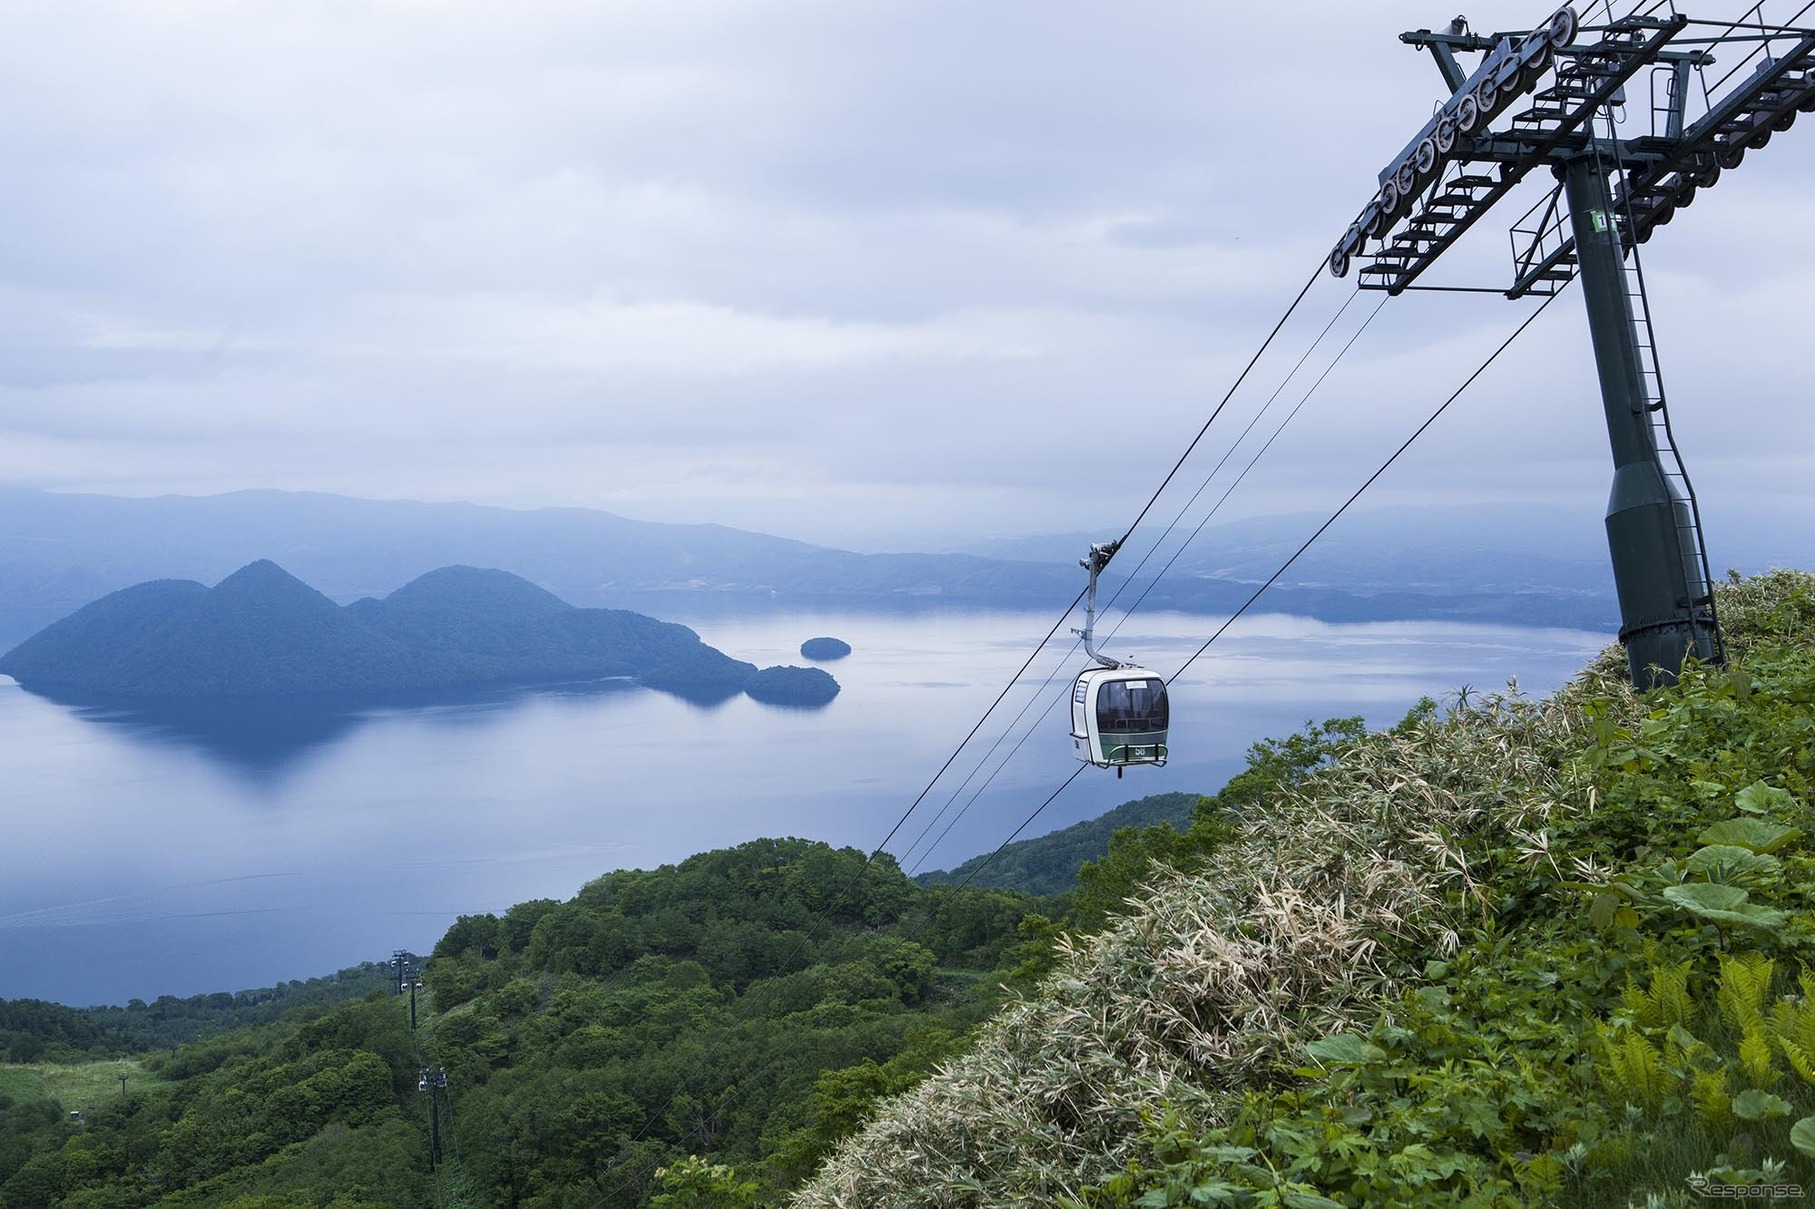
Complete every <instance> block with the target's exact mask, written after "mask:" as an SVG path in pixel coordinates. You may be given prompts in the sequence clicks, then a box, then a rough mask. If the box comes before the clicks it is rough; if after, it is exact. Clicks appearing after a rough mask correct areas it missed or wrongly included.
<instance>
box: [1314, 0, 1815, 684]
mask: <svg viewBox="0 0 1815 1209" xmlns="http://www.w3.org/2000/svg"><path fill="white" fill-rule="evenodd" d="M1811 9H1815V3H1809V4H1804V5H1803V6H1802V8H1801V9H1800V10H1798V11H1797V12H1796V13H1795V15H1794V16H1793V17H1792V18H1791V23H1790V24H1773V23H1771V22H1769V21H1767V20H1766V19H1765V14H1764V11H1763V10H1764V0H1759V3H1757V4H1754V5H1753V6H1752V7H1751V8H1750V9H1749V10H1747V12H1746V13H1745V15H1743V16H1742V17H1740V18H1739V19H1737V20H1733V21H1725V20H1721V21H1714V20H1698V19H1696V18H1694V17H1691V16H1689V15H1686V14H1684V13H1681V12H1678V11H1677V7H1676V3H1675V0H1644V2H1643V3H1641V4H1640V5H1639V7H1638V8H1636V9H1635V10H1634V11H1632V12H1630V13H1627V14H1626V15H1624V16H1619V17H1616V16H1614V14H1613V9H1612V6H1611V4H1610V3H1605V2H1603V3H1599V4H1595V5H1594V6H1592V7H1591V8H1589V9H1588V10H1587V12H1588V14H1589V18H1591V19H1592V20H1593V21H1594V23H1590V20H1588V19H1584V18H1583V16H1582V15H1580V14H1578V13H1577V11H1576V9H1574V8H1573V7H1570V6H1567V5H1566V6H1564V7H1563V8H1560V9H1558V10H1557V11H1556V12H1555V13H1553V14H1552V15H1551V17H1550V19H1549V20H1548V21H1547V22H1546V23H1545V24H1544V25H1542V26H1540V27H1538V28H1537V29H1534V30H1525V31H1518V32H1514V33H1495V34H1490V35H1480V34H1475V33H1472V32H1470V31H1469V28H1468V23H1467V21H1466V20H1465V19H1463V18H1461V17H1458V18H1456V20H1455V21H1452V22H1451V23H1450V25H1449V28H1448V29H1447V30H1445V31H1443V32H1437V33H1433V32H1432V31H1430V30H1428V29H1421V30H1417V31H1415V32H1412V33H1406V34H1401V35H1400V40H1401V41H1403V42H1406V43H1408V44H1410V45H1412V46H1414V47H1421V48H1423V49H1425V50H1428V51H1429V52H1430V54H1431V57H1432V58H1433V59H1435V60H1436V63H1437V69H1438V71H1440V72H1441V73H1442V75H1443V80H1444V83H1445V85H1447V86H1448V88H1449V90H1450V98H1449V100H1448V101H1447V102H1445V103H1444V104H1443V105H1441V106H1440V107H1439V108H1438V110H1437V112H1436V114H1435V115H1434V116H1433V117H1432V118H1431V119H1430V120H1429V121H1428V122H1427V123H1426V124H1425V126H1424V128H1423V129H1422V130H1420V131H1419V132H1418V134H1417V135H1415V136H1414V137H1413V138H1412V141H1411V142H1410V143H1408V144H1406V147H1405V150H1404V151H1402V152H1401V153H1400V154H1399V156H1398V157H1397V158H1396V159H1394V160H1393V162H1392V163H1390V164H1389V165H1387V167H1386V169H1385V170H1384V171H1382V172H1381V173H1380V177H1379V190H1378V192H1376V193H1375V195H1374V197H1373V199H1372V200H1371V201H1369V202H1368V204H1367V206H1366V208H1365V209H1363V210H1362V212H1361V216H1360V217H1359V218H1357V219H1356V220H1355V222H1354V223H1353V224H1352V225H1351V226H1350V227H1349V229H1348V230H1347V231H1346V232H1345V233H1344V234H1343V237H1342V239H1341V240H1340V241H1339V242H1338V243H1337V245H1336V247H1335V249H1334V250H1333V251H1332V252H1331V253H1330V271H1331V272H1332V273H1334V274H1335V275H1336V276H1338V277H1345V276H1347V275H1348V274H1349V272H1350V270H1351V268H1354V269H1355V270H1356V278H1357V284H1358V285H1359V287H1360V288H1362V289H1364V290H1385V291H1386V292H1387V293H1389V294H1399V293H1402V292H1404V291H1406V290H1414V289H1458V288H1461V289H1471V288H1472V289H1477V290H1478V289H1480V287H1456V286H1429V285H1418V284H1415V283H1417V281H1418V279H1419V278H1420V277H1421V276H1422V275H1423V273H1424V271H1425V270H1426V269H1428V268H1430V267H1431V265H1432V264H1434V263H1435V262H1436V260H1437V258H1438V257H1440V256H1441V255H1442V254H1443V253H1444V251H1446V250H1447V249H1448V248H1449V247H1450V246H1451V245H1452V244H1454V243H1455V242H1456V240H1457V239H1459V238H1460V237H1461V236H1462V234H1463V233H1464V232H1465V231H1467V230H1468V229H1469V228H1470V227H1471V226H1473V225H1474V224H1475V222H1476V221H1477V220H1479V219H1480V218H1481V217H1482V216H1483V215H1484V214H1486V213H1487V211H1488V210H1489V209H1490V208H1491V207H1492V206H1493V205H1494V203H1495V202H1497V201H1499V200H1500V199H1501V198H1502V197H1504V196H1505V195H1506V194H1507V193H1509V192H1511V191H1512V190H1513V188H1514V187H1515V186H1517V185H1518V184H1519V183H1520V182H1521V181H1522V180H1524V179H1525V177H1526V176H1527V175H1528V174H1530V173H1532V172H1533V170H1534V169H1537V168H1539V167H1547V168H1549V169H1550V172H1551V174H1552V175H1553V176H1554V177H1555V180H1556V184H1555V187H1554V188H1553V189H1552V190H1551V191H1550V193H1549V196H1548V197H1547V198H1545V199H1543V200H1540V201H1539V202H1538V203H1537V204H1536V205H1535V206H1533V207H1532V208H1531V209H1530V210H1529V211H1527V212H1526V214H1525V216H1524V218H1522V219H1520V220H1519V221H1518V222H1516V223H1515V224H1514V225H1513V228H1512V253H1513V273H1512V284H1511V285H1510V286H1509V287H1507V288H1505V289H1504V290H1503V291H1502V290H1501V289H1499V288H1498V287H1495V288H1494V289H1493V290H1492V291H1491V292H1495V293H1499V292H1503V293H1504V294H1505V295H1506V296H1507V297H1508V298H1520V297H1523V296H1525V295H1528V294H1554V293H1556V292H1557V291H1558V290H1560V289H1562V288H1563V286H1564V285H1565V284H1566V283H1568V282H1569V281H1570V280H1571V279H1573V278H1574V277H1575V276H1576V275H1577V274H1580V275H1581V278H1582V294H1583V297H1584V300H1585V301H1586V303H1587V308H1588V328H1589V334H1590V337H1591V340H1592V343H1593V346H1594V356H1595V365H1596V368H1597V370H1598V372H1599V377H1600V383H1601V399H1602V403H1603V406H1604V408H1605V411H1606V418H1607V435H1608V438H1609V440H1610V442H1611V444H1612V448H1613V463H1614V474H1613V491H1612V495H1611V498H1610V500H1609V502H1608V505H1607V543H1608V546H1609V549H1610V550H1611V552H1612V555H1613V575H1614V583H1615V587H1616V588H1617V590H1618V594H1619V601H1620V623H1621V624H1620V641H1621V642H1623V643H1625V644H1626V653H1627V658H1628V660H1629V661H1630V664H1631V667H1632V682H1633V685H1634V686H1635V687H1636V688H1639V689H1646V688H1650V687H1652V686H1654V685H1657V684H1661V683H1669V682H1671V681H1674V680H1675V678H1676V676H1677V674H1678V673H1679V672H1680V671H1681V670H1682V665H1683V660H1684V658H1685V657H1686V656H1689V655H1693V656H1694V657H1696V658H1697V659H1700V660H1703V661H1705V662H1719V661H1720V660H1721V659H1722V658H1723V653H1722V649H1721V639H1720V625H1719V620H1718V618H1717V617H1716V615H1715V611H1714V594H1713V586H1712V577H1711V576H1710V574H1709V566H1708V554H1707V546H1706V543H1705V541H1704V540H1703V537H1702V529H1701V518H1700V513H1699V510H1698V509H1697V507H1696V504H1695V494H1694V491H1693V490H1692V489H1691V487H1690V485H1689V480H1688V475H1687V473H1686V472H1685V471H1684V469H1683V463H1682V458H1681V456H1680V454H1679V453H1678V451H1677V448H1676V442H1675V439H1674V437H1673V436H1672V434H1671V430H1670V420H1669V411H1668V409H1667V407H1666V405H1665V399H1664V389H1663V380H1662V376H1661V374H1660V372H1659V369H1658V362H1657V349H1656V345H1655V343H1654V341H1653V339H1652V336H1651V316H1650V307H1649V305H1648V303H1647V301H1646V298H1645V289H1644V273H1643V270H1642V268H1641V267H1640V264H1639V257H1638V245H1639V244H1641V243H1644V242H1646V241H1647V240H1649V239H1650V238H1651V235H1652V234H1653V232H1654V231H1655V230H1656V229H1657V228H1658V227H1661V226H1663V225H1664V224H1665V223H1667V222H1669V221H1670V219H1671V217H1672V216H1673V215H1674V214H1675V213H1676V211H1677V210H1678V209H1679V208H1681V207H1684V206H1687V205H1689V204H1690V203H1691V202H1692V201H1694V200H1695V197H1696V194H1697V193H1698V192H1700V191H1701V190H1704V189H1706V188H1708V187H1709V186H1710V185H1712V184H1714V183H1715V181H1717V180H1718V179H1719V178H1720V175H1721V173H1722V172H1723V171H1727V170H1731V169H1733V168H1737V167H1738V166H1739V164H1740V161H1741V160H1742V159H1743V158H1744V157H1745V155H1746V153H1747V152H1748V151H1751V150H1756V149H1759V148H1762V147H1763V146H1764V145H1765V144H1766V143H1768V142H1769V141H1770V140H1771V136H1772V134H1773V133H1774V132H1777V131H1782V130H1787V129H1789V127H1790V124H1791V123H1792V122H1794V121H1795V120H1796V115H1797V114H1798V113H1799V112H1800V113H1808V112H1811V111H1815V27H1803V26H1799V25H1797V24H1796V22H1798V21H1801V20H1802V18H1803V16H1804V14H1805V13H1808V12H1809V11H1810V10H1811ZM1811 26H1815V22H1812V23H1811ZM1473 52H1479V53H1480V54H1481V56H1482V57H1481V60H1480V63H1479V65H1478V66H1476V67H1475V68H1474V70H1473V71H1472V72H1465V71H1464V67H1463V65H1462V63H1461V62H1460V61H1459V59H1458V56H1460V55H1465V54H1470V53H1473ZM1629 92H1631V93H1636V94H1638V95H1639V96H1641V97H1643V98H1644V102H1645V106H1646V107H1648V109H1649V121H1648V122H1646V121H1644V120H1643V118H1642V117H1640V115H1638V114H1632V115H1628V114H1627V112H1626V111H1627V110H1629V109H1632V108H1637V107H1638V106H1635V105H1633V104H1632V103H1631V102H1630V101H1629V99H1628V94H1629ZM1641 112H1642V110H1641ZM1502 116H1505V117H1506V120H1505V121H1504V122H1503V123H1499V119H1500V118H1501V117H1502ZM1627 117H1637V118H1640V120H1638V121H1636V122H1628V121H1624V120H1623V119H1625V118H1627ZM1496 123H1499V125H1498V128H1496ZM1622 125H1632V126H1633V127H1634V128H1635V130H1634V131H1633V132H1626V131H1622V129H1621V126H1622ZM1638 126H1646V127H1648V129H1646V130H1645V132H1644V133H1637V132H1636V127H1638Z"/></svg>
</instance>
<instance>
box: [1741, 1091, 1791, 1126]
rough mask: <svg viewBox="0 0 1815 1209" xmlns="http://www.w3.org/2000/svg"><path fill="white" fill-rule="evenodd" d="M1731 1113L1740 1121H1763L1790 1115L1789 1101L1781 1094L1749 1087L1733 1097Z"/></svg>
mask: <svg viewBox="0 0 1815 1209" xmlns="http://www.w3.org/2000/svg"><path fill="white" fill-rule="evenodd" d="M1733 1115H1734V1116H1736V1117H1738V1118H1739V1119H1740V1120H1742V1121H1763V1120H1766V1119H1768V1118H1770V1117H1787V1116H1789V1115H1790V1102H1789V1101H1788V1100H1786V1099H1784V1098H1783V1097H1782V1096H1774V1095H1772V1094H1771V1093H1770V1092H1768V1091H1761V1090H1759V1089H1758V1088H1756V1087H1749V1088H1747V1089H1746V1090H1745V1091H1742V1092H1740V1093H1739V1094H1738V1095H1737V1096H1734V1097H1733Z"/></svg>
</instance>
